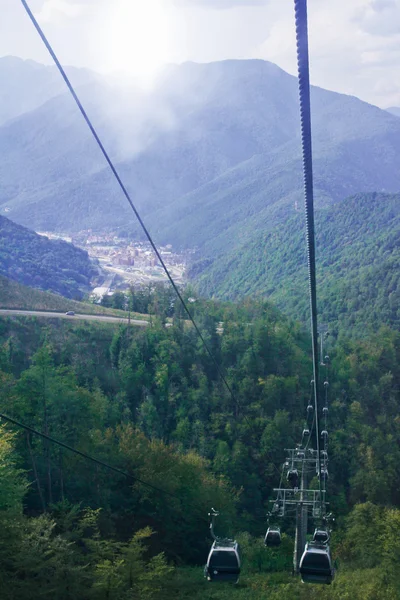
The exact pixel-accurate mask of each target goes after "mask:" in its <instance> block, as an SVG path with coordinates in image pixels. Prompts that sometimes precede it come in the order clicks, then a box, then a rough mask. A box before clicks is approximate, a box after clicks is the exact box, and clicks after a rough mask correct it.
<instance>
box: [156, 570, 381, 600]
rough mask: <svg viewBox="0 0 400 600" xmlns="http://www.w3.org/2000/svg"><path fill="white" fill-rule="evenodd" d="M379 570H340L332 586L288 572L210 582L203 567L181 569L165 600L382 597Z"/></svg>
mask: <svg viewBox="0 0 400 600" xmlns="http://www.w3.org/2000/svg"><path fill="white" fill-rule="evenodd" d="M379 575H380V573H379V572H378V570H373V569H369V570H367V569H366V570H363V571H361V570H357V571H354V570H352V571H348V570H347V571H345V570H340V571H339V572H338V573H337V575H336V577H335V580H334V581H333V583H332V585H331V586H323V585H304V584H302V583H301V581H300V579H299V578H297V577H293V576H291V575H290V574H289V573H284V572H280V573H246V572H245V571H244V572H243V575H242V576H241V578H240V581H239V583H238V585H231V584H218V583H208V582H207V581H205V579H204V578H203V576H202V569H201V567H199V568H197V569H179V570H178V572H177V575H176V578H175V580H174V581H173V582H172V584H171V586H170V589H169V590H168V591H166V596H165V600H170V599H171V600H172V599H175V600H225V599H226V600H265V599H266V598H268V599H269V600H343V599H344V598H351V599H352V600H365V598H370V599H371V600H372V598H373V599H374V600H383V599H384V598H389V597H390V598H391V597H392V596H386V595H385V594H386V592H385V589H384V587H382V586H380V584H379V579H378V577H379Z"/></svg>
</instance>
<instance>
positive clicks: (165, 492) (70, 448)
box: [0, 413, 208, 522]
mask: <svg viewBox="0 0 400 600" xmlns="http://www.w3.org/2000/svg"><path fill="white" fill-rule="evenodd" d="M0 419H4V421H7V422H9V423H11V424H12V425H15V426H16V427H19V428H20V429H24V430H25V431H29V432H30V433H33V434H34V435H37V436H39V437H41V438H43V439H45V440H47V441H48V442H51V443H52V444H55V445H56V446H60V447H61V448H64V449H65V450H68V451H69V452H72V453H73V454H77V455H78V456H80V457H81V458H84V459H85V460H89V461H91V462H92V463H95V464H97V465H99V466H101V467H104V468H105V469H108V470H109V471H113V472H114V473H118V474H119V475H123V476H124V477H126V478H127V479H131V480H132V481H135V482H137V483H140V484H141V485H144V486H146V487H148V488H150V489H152V490H154V491H155V492H159V493H160V494H163V495H165V496H169V497H170V498H174V499H175V500H180V501H182V498H181V497H180V496H178V495H177V494H173V493H172V492H169V491H168V490H164V489H163V488H160V487H158V486H156V485H153V484H152V483H149V482H147V481H144V480H143V479H140V478H139V477H135V476H134V475H131V474H130V473H128V472H127V471H123V470H122V469H119V468H118V467H114V466H112V465H110V464H108V463H106V462H104V461H103V460H100V459H98V458H96V457H94V456H91V455H90V454H87V453H86V452H82V451H81V450H78V449H77V448H74V447H73V446H70V445H69V444H65V443H64V442H61V441H60V440H57V439H56V438H53V437H51V436H49V435H47V434H45V433H42V432H41V431H38V430H37V429H34V428H33V427H30V426H29V425H26V424H25V423H21V421H17V419H14V418H12V417H9V416H8V415H5V414H4V413H0ZM185 506H188V504H187V503H186V504H185ZM191 506H192V507H193V508H195V509H196V510H198V511H201V513H202V514H203V512H204V509H203V508H200V506H197V505H194V504H192V505H191ZM203 520H205V521H206V519H205V518H204V517H203ZM207 522H208V521H207Z"/></svg>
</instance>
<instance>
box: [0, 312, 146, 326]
mask: <svg viewBox="0 0 400 600" xmlns="http://www.w3.org/2000/svg"><path fill="white" fill-rule="evenodd" d="M0 317H44V318H46V319H69V320H70V321H74V320H83V321H99V322H103V323H125V324H127V323H128V319H124V318H122V317H109V316H108V315H104V316H103V315H81V314H78V313H75V315H66V314H65V313H59V312H46V311H39V310H8V309H0ZM130 324H131V325H137V326H139V327H146V326H147V325H148V324H149V322H148V321H140V320H138V319H131V320H130Z"/></svg>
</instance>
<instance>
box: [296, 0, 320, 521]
mask: <svg viewBox="0 0 400 600" xmlns="http://www.w3.org/2000/svg"><path fill="white" fill-rule="evenodd" d="M294 5H295V22H296V47H297V67H298V80H299V101H300V122H301V142H302V153H303V175H304V199H305V213H306V241H307V259H308V276H309V291H310V309H311V341H312V359H313V379H314V409H315V431H316V449H317V468H318V473H319V491H320V498H321V512H322V504H323V501H322V483H321V456H320V440H319V414H318V395H319V390H318V374H319V373H318V327H317V326H318V318H317V285H316V268H315V227H314V184H313V161H312V138H311V100H310V68H309V56H308V26H307V0H294Z"/></svg>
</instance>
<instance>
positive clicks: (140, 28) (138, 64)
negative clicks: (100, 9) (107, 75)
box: [106, 0, 173, 82]
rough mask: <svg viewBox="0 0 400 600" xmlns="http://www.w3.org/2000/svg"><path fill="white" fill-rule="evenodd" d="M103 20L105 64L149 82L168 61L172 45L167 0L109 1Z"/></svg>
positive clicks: (112, 68) (114, 69) (169, 12)
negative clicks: (106, 17) (109, 4)
mask: <svg viewBox="0 0 400 600" xmlns="http://www.w3.org/2000/svg"><path fill="white" fill-rule="evenodd" d="M111 4H112V12H111V13H110V18H109V22H108V23H107V24H106V31H108V32H109V33H108V36H107V37H108V40H109V41H108V44H107V58H106V61H107V67H108V69H110V70H113V71H124V72H126V73H128V74H130V75H132V76H134V77H136V78H138V79H140V80H142V81H143V82H151V81H152V80H153V79H154V77H155V75H156V74H157V72H158V70H159V69H160V68H161V67H162V65H163V64H165V63H166V62H168V57H169V55H170V50H171V45H172V38H173V34H172V16H171V10H170V6H169V3H168V1H167V0H118V2H112V3H111Z"/></svg>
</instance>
